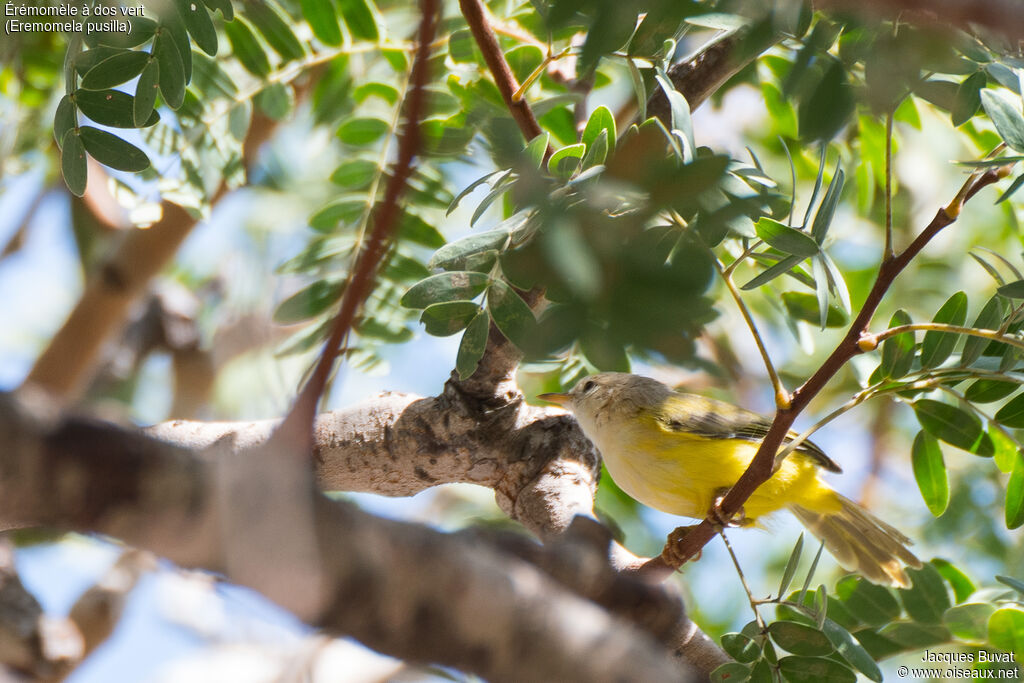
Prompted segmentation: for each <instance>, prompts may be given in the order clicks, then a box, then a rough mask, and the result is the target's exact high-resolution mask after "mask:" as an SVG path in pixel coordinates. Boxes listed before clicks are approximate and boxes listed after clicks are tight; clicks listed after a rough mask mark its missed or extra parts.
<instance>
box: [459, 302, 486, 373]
mask: <svg viewBox="0 0 1024 683" xmlns="http://www.w3.org/2000/svg"><path fill="white" fill-rule="evenodd" d="M490 329H491V317H490V316H489V315H487V312H486V311H480V312H479V313H477V315H476V317H475V318H473V320H472V322H470V323H469V325H468V326H467V327H466V332H465V333H464V334H463V335H462V341H461V342H459V353H458V355H457V356H456V359H455V369H456V370H458V372H459V379H460V380H466V379H469V377H470V376H471V375H472V374H473V373H474V372H476V366H477V365H478V364H479V363H480V359H481V358H483V356H484V349H485V348H487V333H488V331H489V330H490Z"/></svg>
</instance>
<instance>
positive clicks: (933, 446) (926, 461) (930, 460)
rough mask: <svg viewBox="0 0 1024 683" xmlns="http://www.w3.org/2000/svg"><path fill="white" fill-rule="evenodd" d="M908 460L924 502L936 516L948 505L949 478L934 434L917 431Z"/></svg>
mask: <svg viewBox="0 0 1024 683" xmlns="http://www.w3.org/2000/svg"><path fill="white" fill-rule="evenodd" d="M910 462H911V464H912V465H913V468H914V479H916V480H917V487H918V488H919V489H920V490H921V496H922V497H923V498H924V502H925V504H926V505H927V506H928V509H929V510H930V511H931V513H932V514H933V515H934V516H936V517H938V516H939V515H941V514H942V513H943V512H945V511H946V506H948V505H949V478H948V476H947V475H946V463H945V462H943V460H942V449H941V448H940V447H939V442H938V441H937V440H936V439H935V437H934V436H931V435H930V434H928V433H926V432H923V431H922V432H918V433H917V437H916V438H915V439H914V447H913V449H912V451H911V456H910Z"/></svg>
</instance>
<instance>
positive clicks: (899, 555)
mask: <svg viewBox="0 0 1024 683" xmlns="http://www.w3.org/2000/svg"><path fill="white" fill-rule="evenodd" d="M835 496H836V497H837V498H838V499H839V503H840V508H839V510H838V511H836V512H815V511H813V510H808V509H807V508H804V507H800V506H799V505H793V506H791V507H790V509H791V510H792V511H793V514H794V515H796V517H797V519H799V520H800V521H801V522H802V523H803V525H804V526H805V527H807V530H808V531H810V532H811V533H812V534H814V535H815V536H817V537H818V539H819V540H821V541H822V542H824V544H825V547H826V548H827V549H828V551H829V552H830V553H832V556H833V557H835V558H836V560H837V561H838V562H839V564H841V565H842V566H843V568H845V569H849V570H850V571H856V572H857V573H859V574H861V575H862V576H864V577H865V578H866V579H868V580H869V581H871V582H872V583H878V584H883V585H892V586H900V587H902V588H908V587H909V586H910V580H909V579H908V578H907V574H906V572H904V571H903V565H907V566H909V567H915V568H917V567H920V566H921V561H920V560H919V559H917V558H916V557H915V556H914V553H912V552H910V551H909V550H907V545H909V544H910V543H911V540H910V539H909V538H907V537H906V536H904V535H903V534H902V533H900V532H899V530H897V529H895V528H893V527H891V526H889V525H888V524H886V523H885V522H883V521H882V520H880V519H878V518H877V517H875V516H874V515H872V514H871V513H870V512H868V511H867V510H865V509H864V508H863V507H861V506H860V505H858V504H857V503H855V502H853V501H852V500H850V499H849V498H846V497H844V496H841V495H839V494H838V493H837V494H835Z"/></svg>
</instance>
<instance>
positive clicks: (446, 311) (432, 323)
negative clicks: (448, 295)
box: [420, 301, 480, 337]
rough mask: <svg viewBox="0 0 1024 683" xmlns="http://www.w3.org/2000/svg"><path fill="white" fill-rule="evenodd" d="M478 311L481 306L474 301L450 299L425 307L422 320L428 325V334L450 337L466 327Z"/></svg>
mask: <svg viewBox="0 0 1024 683" xmlns="http://www.w3.org/2000/svg"><path fill="white" fill-rule="evenodd" d="M478 313H480V306H479V305H478V304H475V303H473V302H472V301H448V302H445V303H442V304H433V305H432V306H428V307H427V308H425V309H424V310H423V313H422V314H421V315H420V322H421V323H423V324H424V325H425V326H426V330H427V334H431V335H433V336H435V337H449V336H451V335H453V334H455V333H456V332H458V331H459V330H462V329H465V327H466V326H467V325H469V323H470V322H471V321H472V320H473V318H475V317H476V316H477V314H478Z"/></svg>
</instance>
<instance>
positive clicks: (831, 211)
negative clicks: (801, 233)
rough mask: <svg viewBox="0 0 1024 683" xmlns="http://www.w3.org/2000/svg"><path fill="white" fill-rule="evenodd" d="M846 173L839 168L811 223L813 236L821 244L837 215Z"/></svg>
mask: <svg viewBox="0 0 1024 683" xmlns="http://www.w3.org/2000/svg"><path fill="white" fill-rule="evenodd" d="M845 180H846V175H845V174H844V173H843V169H841V168H837V169H836V172H835V174H834V175H833V176H832V182H831V183H829V184H828V190H826V191H825V197H824V199H822V200H821V206H819V207H818V212H817V213H816V214H814V223H812V225H811V236H812V237H813V238H814V241H815V242H817V243H818V244H821V243H822V242H824V241H825V236H826V235H828V229H829V227H830V226H831V225H832V218H833V216H835V213H836V207H837V206H838V205H839V195H840V194H842V192H843V183H844V182H845Z"/></svg>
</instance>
